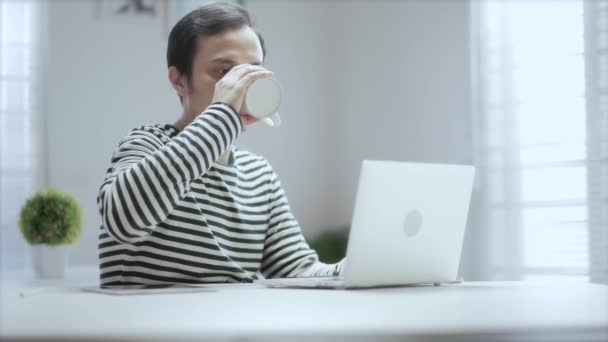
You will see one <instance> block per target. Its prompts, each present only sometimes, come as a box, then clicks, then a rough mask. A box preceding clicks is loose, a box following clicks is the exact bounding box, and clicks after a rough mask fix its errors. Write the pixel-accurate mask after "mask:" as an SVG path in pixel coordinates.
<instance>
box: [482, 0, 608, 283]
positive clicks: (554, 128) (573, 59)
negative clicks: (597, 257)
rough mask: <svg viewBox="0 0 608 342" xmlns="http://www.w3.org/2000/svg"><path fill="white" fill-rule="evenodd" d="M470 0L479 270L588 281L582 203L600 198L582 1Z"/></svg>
mask: <svg viewBox="0 0 608 342" xmlns="http://www.w3.org/2000/svg"><path fill="white" fill-rule="evenodd" d="M472 6H473V11H472V13H473V18H474V27H476V30H474V31H473V32H474V33H476V34H474V36H473V39H474V41H473V42H474V44H473V46H474V47H475V48H474V49H475V51H474V58H475V60H476V63H474V64H473V67H474V74H475V79H474V83H475V84H476V89H475V91H474V93H475V94H476V99H475V105H476V114H475V119H474V132H475V139H474V140H475V141H476V143H475V145H476V146H475V149H476V152H475V155H476V164H477V166H478V171H479V172H478V182H479V184H478V185H479V188H480V193H481V196H480V202H481V208H480V210H478V211H479V212H480V213H481V216H482V217H481V218H480V222H481V225H482V227H483V229H484V230H485V234H484V236H487V237H488V239H487V240H488V241H485V242H484V243H487V244H488V247H487V251H488V252H487V253H488V255H487V256H488V259H487V260H488V261H487V262H489V265H488V267H487V268H488V272H489V274H487V275H486V277H487V278H489V279H538V278H547V277H555V276H559V277H560V278H562V279H563V278H564V277H571V278H573V279H579V280H580V279H587V278H586V276H587V275H588V274H589V260H590V244H589V235H590V229H589V227H590V224H591V222H592V219H591V218H590V215H591V211H590V209H591V208H592V207H593V206H595V205H598V206H601V207H603V208H604V209H605V206H606V202H605V200H604V202H603V203H601V204H600V203H599V202H597V203H596V202H594V201H595V197H594V196H595V195H593V193H592V192H590V191H588V189H589V187H590V186H593V185H592V183H590V182H591V178H589V176H588V171H589V170H591V168H590V166H591V165H592V163H593V162H591V161H590V155H589V151H591V149H590V148H589V146H590V145H589V144H590V143H594V142H595V141H596V136H595V135H594V134H596V132H595V131H593V132H592V130H589V129H588V121H587V120H586V117H587V116H586V113H587V110H586V106H587V101H586V98H585V54H584V50H585V44H584V27H585V25H584V15H583V13H584V11H583V8H584V6H583V1H582V0H581V1H576V0H573V1H501V0H492V1H481V2H473V4H472ZM604 125H605V122H604ZM598 134H601V133H598ZM603 134H604V138H605V132H604V133H603ZM604 151H605V150H604ZM604 157H605V155H604ZM604 165H605V163H604ZM604 170H605V169H604ZM604 189H605V186H604ZM604 196H605V193H604ZM604 198H605V197H604ZM603 212H604V213H605V211H603ZM605 223H606V221H604V224H605Z"/></svg>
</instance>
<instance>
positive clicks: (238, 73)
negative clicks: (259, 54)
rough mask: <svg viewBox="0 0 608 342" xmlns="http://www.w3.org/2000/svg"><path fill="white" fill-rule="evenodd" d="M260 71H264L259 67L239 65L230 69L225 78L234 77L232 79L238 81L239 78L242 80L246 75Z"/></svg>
mask: <svg viewBox="0 0 608 342" xmlns="http://www.w3.org/2000/svg"><path fill="white" fill-rule="evenodd" d="M260 70H265V69H264V67H263V66H261V65H251V64H241V65H237V66H235V67H234V68H232V69H231V70H230V72H228V74H227V75H226V76H228V75H229V76H228V77H234V79H235V80H236V81H238V80H240V79H241V78H243V77H244V76H245V75H247V74H248V73H251V72H256V71H260Z"/></svg>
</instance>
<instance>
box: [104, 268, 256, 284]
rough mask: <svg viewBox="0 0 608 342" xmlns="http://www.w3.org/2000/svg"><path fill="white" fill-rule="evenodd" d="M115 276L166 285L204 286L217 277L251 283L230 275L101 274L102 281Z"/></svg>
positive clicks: (121, 272) (114, 272)
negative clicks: (189, 276) (193, 277)
mask: <svg viewBox="0 0 608 342" xmlns="http://www.w3.org/2000/svg"><path fill="white" fill-rule="evenodd" d="M116 276H120V277H125V278H126V277H137V278H142V279H149V280H152V281H157V282H163V283H167V284H204V283H205V282H204V281H203V282H201V280H204V279H205V278H211V277H218V276H220V277H226V278H230V279H232V280H233V282H235V283H240V282H243V283H249V282H251V281H250V280H248V279H242V278H239V277H236V276H234V275H231V274H208V275H205V276H204V277H197V278H196V279H189V278H177V277H165V276H159V275H156V274H149V273H143V272H138V271H113V272H107V273H102V274H101V278H102V279H105V278H111V277H116Z"/></svg>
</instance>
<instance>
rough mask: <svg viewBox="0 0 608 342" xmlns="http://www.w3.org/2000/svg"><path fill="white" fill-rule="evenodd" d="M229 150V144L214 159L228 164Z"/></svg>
mask: <svg viewBox="0 0 608 342" xmlns="http://www.w3.org/2000/svg"><path fill="white" fill-rule="evenodd" d="M230 150H232V149H231V148H230V146H228V149H227V150H226V151H225V152H224V153H222V155H221V156H220V157H219V158H217V160H216V161H217V162H218V163H220V164H222V165H228V162H229V161H230Z"/></svg>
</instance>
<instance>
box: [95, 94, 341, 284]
mask: <svg viewBox="0 0 608 342" xmlns="http://www.w3.org/2000/svg"><path fill="white" fill-rule="evenodd" d="M242 130H243V124H242V122H241V120H240V117H239V115H238V113H237V112H235V111H234V110H233V109H232V107H230V106H228V105H225V104H221V103H215V104H212V105H211V106H209V107H208V108H207V109H206V110H205V112H204V113H202V114H201V115H199V116H198V117H197V118H196V119H195V120H194V121H193V122H192V123H191V124H190V125H188V126H187V127H186V128H184V130H183V131H181V132H180V131H178V130H177V129H176V128H175V127H173V126H170V125H164V126H163V125H155V126H143V127H140V128H137V129H133V130H132V131H131V132H130V133H129V134H128V136H127V137H126V138H124V139H123V140H122V141H120V143H119V145H118V148H117V149H116V151H115V152H114V154H113V156H112V162H111V166H110V168H109V169H108V170H107V173H106V177H105V180H104V182H103V184H102V185H101V188H100V189H99V196H98V198H97V202H98V205H99V210H100V214H101V218H102V226H101V231H100V234H99V248H98V249H99V267H100V283H101V285H102V286H112V285H120V286H124V285H162V284H177V283H206V282H252V281H253V280H255V279H256V278H257V277H258V276H259V275H260V274H261V275H263V276H264V277H266V278H276V277H299V276H316V275H336V274H338V273H339V272H340V268H341V264H335V265H329V264H324V263H321V262H319V261H318V257H317V254H316V253H315V251H314V250H313V249H311V248H310V247H309V246H308V244H307V243H306V241H305V240H304V238H303V236H302V234H301V230H300V227H299V225H298V222H297V221H296V220H295V219H294V217H293V215H292V213H291V211H290V208H289V204H288V201H287V198H286V196H285V193H284V191H283V189H282V188H281V183H280V181H279V179H278V178H277V175H276V173H275V172H274V171H273V169H272V168H271V166H270V164H269V163H268V162H267V161H266V160H265V159H264V158H262V157H259V156H256V155H254V154H252V153H249V152H246V151H242V150H239V149H236V148H234V147H231V146H232V144H233V142H234V141H235V140H236V139H237V138H238V136H239V135H240V133H241V131H242ZM227 149H230V150H231V153H230V157H229V161H228V164H225V165H224V164H220V163H219V162H216V161H217V159H218V158H219V156H220V155H222V153H223V152H224V151H226V150H227Z"/></svg>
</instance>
